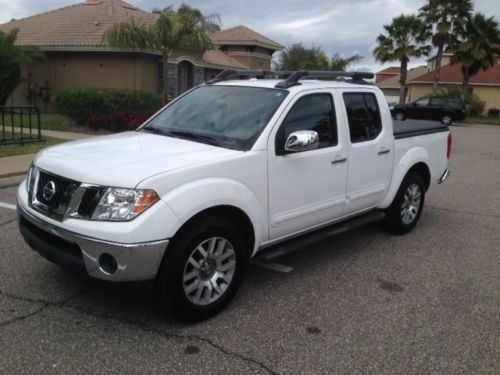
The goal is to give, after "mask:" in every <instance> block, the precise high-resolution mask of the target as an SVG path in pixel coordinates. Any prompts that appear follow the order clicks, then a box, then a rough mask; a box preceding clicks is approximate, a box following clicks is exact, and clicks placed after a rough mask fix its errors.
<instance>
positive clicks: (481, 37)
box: [451, 13, 500, 97]
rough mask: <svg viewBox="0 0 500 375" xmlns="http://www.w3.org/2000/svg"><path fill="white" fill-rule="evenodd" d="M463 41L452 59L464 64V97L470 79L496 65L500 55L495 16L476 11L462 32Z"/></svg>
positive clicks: (499, 32) (498, 34)
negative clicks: (486, 15) (487, 16)
mask: <svg viewBox="0 0 500 375" xmlns="http://www.w3.org/2000/svg"><path fill="white" fill-rule="evenodd" d="M461 37H462V39H463V40H462V41H461V42H460V43H459V44H458V46H457V48H456V51H455V54H454V55H453V57H452V59H451V63H452V64H457V63H458V64H462V68H461V69H462V74H463V81H462V85H463V90H462V91H463V93H462V95H463V97H465V94H466V93H467V89H468V87H469V81H470V79H471V78H472V77H473V76H475V75H476V74H478V73H479V72H480V71H481V70H487V69H489V68H492V67H494V66H495V63H496V59H497V56H499V55H500V30H499V29H498V22H496V21H495V19H494V18H493V17H489V18H486V17H485V16H484V14H481V13H476V14H475V15H474V17H472V18H471V19H470V20H469V21H468V22H467V23H466V24H465V27H464V29H463V30H462V32H461Z"/></svg>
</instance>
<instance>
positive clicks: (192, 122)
mask: <svg viewBox="0 0 500 375" xmlns="http://www.w3.org/2000/svg"><path fill="white" fill-rule="evenodd" d="M287 94H288V92H287V91H284V90H278V89H269V88H260V87H241V86H200V87H198V88H196V89H194V90H193V91H191V92H190V93H188V94H186V95H184V96H183V97H181V98H179V99H178V100H177V101H175V102H174V103H172V104H171V105H169V106H168V107H166V108H165V109H164V110H163V111H162V112H160V113H159V114H158V115H157V116H156V117H154V118H153V119H152V120H151V121H149V122H148V123H147V124H146V126H144V127H142V128H141V129H140V130H141V131H151V132H154V133H158V134H164V135H167V136H172V137H178V138H183V139H189V140H193V141H196V142H203V143H209V144H213V145H216V146H221V147H227V148H234V149H238V150H249V149H250V148H251V147H252V146H253V144H254V142H255V141H256V140H257V137H258V136H259V135H260V133H261V132H262V130H263V129H264V127H265V126H266V124H267V123H268V122H269V120H270V119H271V117H272V116H273V114H274V112H275V111H276V110H277V109H278V107H279V105H280V104H281V103H282V102H283V100H284V99H285V97H286V96H287Z"/></svg>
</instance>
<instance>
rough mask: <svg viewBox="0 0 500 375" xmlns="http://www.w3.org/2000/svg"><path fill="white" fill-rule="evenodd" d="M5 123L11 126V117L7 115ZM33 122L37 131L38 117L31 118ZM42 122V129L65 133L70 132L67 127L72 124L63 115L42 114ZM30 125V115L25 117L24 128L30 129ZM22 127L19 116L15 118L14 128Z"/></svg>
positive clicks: (0, 119)
mask: <svg viewBox="0 0 500 375" xmlns="http://www.w3.org/2000/svg"><path fill="white" fill-rule="evenodd" d="M1 121H2V118H1V116H0V125H1ZM4 122H5V125H6V126H11V125H12V121H11V118H10V116H8V115H6V116H5V117H4ZM31 122H32V126H33V129H36V125H35V124H36V115H32V116H31ZM40 122H41V123H42V124H41V125H42V129H46V130H59V131H65V130H68V129H67V127H68V125H69V124H71V120H70V119H69V118H67V117H65V116H62V115H55V114H42V115H40ZM28 124H29V115H23V126H24V127H28ZM20 125H21V118H20V116H19V115H17V116H14V126H20Z"/></svg>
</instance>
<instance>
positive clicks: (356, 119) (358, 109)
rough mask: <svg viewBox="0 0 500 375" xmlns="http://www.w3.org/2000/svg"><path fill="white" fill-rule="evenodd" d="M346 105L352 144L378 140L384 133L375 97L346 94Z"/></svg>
mask: <svg viewBox="0 0 500 375" xmlns="http://www.w3.org/2000/svg"><path fill="white" fill-rule="evenodd" d="M344 103H345V107H346V111H347V119H348V120H349V133H350V135H351V142H352V143H357V142H365V141H369V140H372V139H375V138H377V136H378V135H379V134H380V132H381V131H382V121H381V119H380V111H379V108H378V103H377V99H376V98H375V95H373V94H369V93H344Z"/></svg>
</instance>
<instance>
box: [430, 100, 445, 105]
mask: <svg viewBox="0 0 500 375" xmlns="http://www.w3.org/2000/svg"><path fill="white" fill-rule="evenodd" d="M430 105H433V106H436V107H442V106H445V105H446V100H445V99H444V98H432V99H431V101H430Z"/></svg>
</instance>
